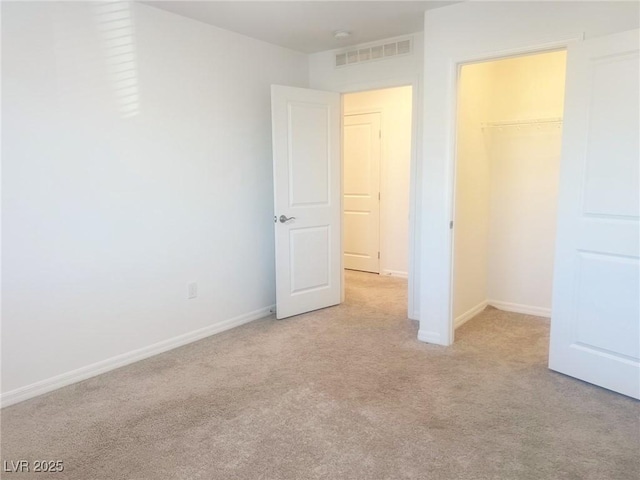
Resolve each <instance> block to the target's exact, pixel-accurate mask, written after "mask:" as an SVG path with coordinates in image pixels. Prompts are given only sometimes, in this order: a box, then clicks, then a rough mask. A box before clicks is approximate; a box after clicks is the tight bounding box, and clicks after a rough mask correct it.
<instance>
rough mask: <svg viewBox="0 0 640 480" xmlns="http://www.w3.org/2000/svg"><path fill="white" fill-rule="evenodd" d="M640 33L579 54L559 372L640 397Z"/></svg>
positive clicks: (560, 276)
mask: <svg viewBox="0 0 640 480" xmlns="http://www.w3.org/2000/svg"><path fill="white" fill-rule="evenodd" d="M639 45H640V31H639V30H634V31H630V32H623V33H620V34H616V35H610V36H607V37H600V38H595V39H591V40H587V41H585V42H581V43H578V44H575V45H573V46H571V47H570V48H569V50H568V56H567V90H566V100H565V119H564V128H563V131H564V135H563V152H562V163H561V172H560V175H561V181H560V192H559V200H558V202H559V203H558V239H557V244H556V257H555V258H556V260H555V273H554V296H553V310H552V320H551V344H550V352H549V367H550V368H551V369H553V370H557V371H559V372H561V373H565V374H567V375H571V376H574V377H577V378H580V379H582V380H585V381H587V382H591V383H594V384H596V385H600V386H602V387H605V388H608V389H611V390H614V391H616V392H620V393H623V394H625V395H629V396H632V397H634V398H640V308H639V304H640V267H639V260H638V259H639V256H640V234H639V227H640V225H639V222H638V213H639V211H638V207H639V205H640V190H639V188H638V175H639V173H640V172H639V169H638V164H639V162H638V159H639V158H640V148H639V142H638V139H639V135H640V121H639V117H638V113H639V111H638V110H639V104H640V96H639V92H638V85H639V84H640V76H639V70H640V68H639Z"/></svg>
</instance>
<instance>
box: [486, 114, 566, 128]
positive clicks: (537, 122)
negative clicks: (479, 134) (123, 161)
mask: <svg viewBox="0 0 640 480" xmlns="http://www.w3.org/2000/svg"><path fill="white" fill-rule="evenodd" d="M546 123H562V117H551V118H534V119H531V120H508V121H504V122H487V123H483V124H482V128H490V127H511V126H520V125H542V124H546Z"/></svg>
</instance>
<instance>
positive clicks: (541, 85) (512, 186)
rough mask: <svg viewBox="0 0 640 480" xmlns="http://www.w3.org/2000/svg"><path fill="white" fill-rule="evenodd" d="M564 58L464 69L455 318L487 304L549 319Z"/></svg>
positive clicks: (541, 56)
mask: <svg viewBox="0 0 640 480" xmlns="http://www.w3.org/2000/svg"><path fill="white" fill-rule="evenodd" d="M565 70H566V51H564V50H562V51H554V52H546V53H537V54H532V55H525V56H519V57H514V58H506V59H501V60H494V61H488V62H481V63H473V64H467V65H463V66H462V67H461V71H460V80H459V90H458V116H457V132H458V136H457V140H456V164H455V196H454V220H453V225H452V226H453V229H454V230H453V285H452V290H453V295H452V306H451V311H452V316H453V323H454V328H457V327H459V326H461V325H462V324H464V323H465V322H467V321H468V320H470V319H471V318H473V317H475V316H476V315H477V314H479V313H480V312H482V311H483V310H484V309H485V308H486V307H487V306H492V307H495V308H498V309H501V310H506V311H511V312H516V313H522V314H529V315H537V316H542V317H549V316H550V313H551V296H552V287H553V262H554V258H553V257H554V250H555V240H556V207H557V194H558V178H559V168H560V156H561V135H562V117H563V108H564V105H563V104H564V90H565Z"/></svg>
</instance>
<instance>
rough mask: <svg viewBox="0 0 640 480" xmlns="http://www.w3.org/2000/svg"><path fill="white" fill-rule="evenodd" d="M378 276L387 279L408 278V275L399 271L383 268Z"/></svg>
mask: <svg viewBox="0 0 640 480" xmlns="http://www.w3.org/2000/svg"><path fill="white" fill-rule="evenodd" d="M380 275H386V276H388V277H398V278H409V273H407V272H401V271H399V270H389V269H387V268H385V269H384V270H382V271H381V272H380Z"/></svg>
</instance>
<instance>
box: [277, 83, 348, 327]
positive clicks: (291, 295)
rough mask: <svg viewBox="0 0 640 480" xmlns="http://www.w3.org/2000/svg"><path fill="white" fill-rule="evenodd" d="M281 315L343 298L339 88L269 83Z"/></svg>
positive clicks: (338, 301)
mask: <svg viewBox="0 0 640 480" xmlns="http://www.w3.org/2000/svg"><path fill="white" fill-rule="evenodd" d="M271 115H272V125H273V127H272V128H273V180H274V212H275V215H276V216H275V218H274V221H275V244H276V316H277V318H286V317H290V316H292V315H298V314H300V313H305V312H309V311H312V310H317V309H319V308H324V307H329V306H331V305H336V304H338V303H340V298H341V293H342V289H341V280H342V272H341V256H342V249H341V228H340V227H341V215H340V213H341V211H340V210H341V207H340V178H341V176H340V168H341V165H340V95H339V94H338V93H333V92H322V91H318V90H308V89H302V88H293V87H283V86H279V85H272V87H271Z"/></svg>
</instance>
